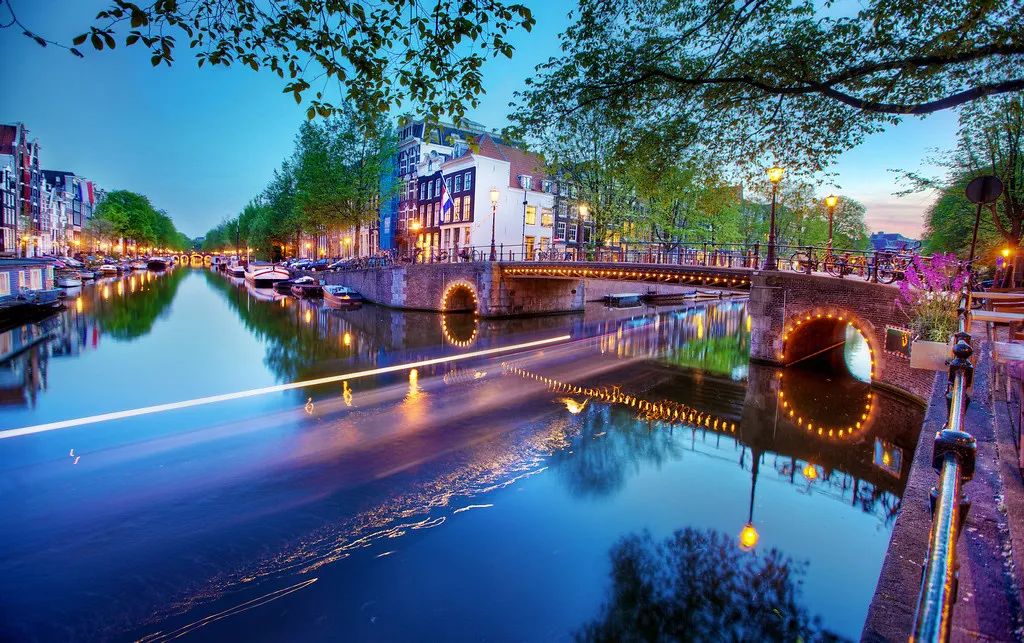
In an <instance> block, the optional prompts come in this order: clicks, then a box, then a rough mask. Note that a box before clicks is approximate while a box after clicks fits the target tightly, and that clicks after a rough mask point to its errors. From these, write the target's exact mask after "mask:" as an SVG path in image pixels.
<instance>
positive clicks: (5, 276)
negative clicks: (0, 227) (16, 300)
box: [0, 234, 11, 295]
mask: <svg viewBox="0 0 1024 643" xmlns="http://www.w3.org/2000/svg"><path fill="white" fill-rule="evenodd" d="M4 236H5V237H6V236H7V235H6V234H5V235H4ZM9 294H11V273H9V272H0V295H9Z"/></svg>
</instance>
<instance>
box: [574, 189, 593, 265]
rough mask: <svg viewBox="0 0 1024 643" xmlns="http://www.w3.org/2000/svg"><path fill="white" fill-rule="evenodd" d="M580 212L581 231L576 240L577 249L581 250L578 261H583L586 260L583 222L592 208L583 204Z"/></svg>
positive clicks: (580, 206)
mask: <svg viewBox="0 0 1024 643" xmlns="http://www.w3.org/2000/svg"><path fill="white" fill-rule="evenodd" d="M579 211H580V225H579V231H578V232H577V234H578V235H579V236H578V237H577V238H576V247H577V248H578V249H579V253H578V256H577V259H578V260H583V259H586V256H585V248H584V247H583V220H584V219H585V218H586V217H587V213H588V212H590V208H589V207H587V204H586V203H581V204H580V205H579Z"/></svg>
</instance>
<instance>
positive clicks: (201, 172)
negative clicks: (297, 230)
mask: <svg viewBox="0 0 1024 643" xmlns="http://www.w3.org/2000/svg"><path fill="white" fill-rule="evenodd" d="M10 2H11V3H12V4H13V5H14V7H15V8H16V10H17V12H18V17H19V18H20V19H21V20H22V22H23V23H24V24H26V25H27V26H29V27H30V28H32V29H35V30H37V31H39V32H41V33H43V34H44V35H45V36H47V37H48V38H51V39H55V40H61V41H67V42H70V40H71V38H72V37H74V35H76V34H78V33H80V32H81V31H83V30H84V28H85V27H86V26H87V25H89V24H90V21H91V20H92V18H93V17H94V16H95V14H96V12H97V11H98V10H100V9H102V8H105V7H106V6H107V5H108V3H107V2H106V1H105V0H49V1H47V2H40V1H39V0H10ZM525 2H526V4H527V5H528V6H530V7H531V9H532V10H533V11H534V14H535V16H536V18H537V22H538V24H537V26H536V28H535V29H534V30H533V32H532V33H530V34H525V33H524V34H521V35H518V36H517V37H516V38H515V39H514V42H515V44H516V46H517V51H516V54H515V56H514V57H513V58H512V60H507V59H505V58H501V59H495V60H492V61H490V62H489V63H487V65H485V67H484V69H483V73H484V87H485V89H486V92H487V93H486V95H485V96H484V97H483V100H482V103H481V105H480V107H479V108H478V109H476V110H473V111H472V112H470V114H469V117H470V118H472V119H473V120H477V121H480V122H481V123H484V124H485V125H488V126H491V127H492V128H495V129H498V128H501V127H502V126H504V125H505V124H507V120H506V114H507V113H508V111H509V109H508V103H509V101H510V100H511V99H512V96H513V92H514V91H515V90H517V89H520V88H522V86H523V85H522V81H523V79H524V78H525V77H526V76H527V75H528V74H530V73H532V72H533V69H534V67H535V66H536V65H537V64H538V63H539V62H542V61H544V60H546V59H547V58H548V57H550V56H555V55H558V53H559V46H558V34H559V32H560V31H561V30H562V29H563V28H564V26H565V24H566V23H567V17H566V16H567V14H568V12H569V11H570V10H571V9H572V8H573V7H574V6H575V3H574V2H567V1H565V0H553V1H547V2H538V1H537V0H525ZM0 11H2V10H0ZM3 13H6V12H5V11H3ZM3 17H4V18H6V15H4V16H3ZM182 44H184V43H182ZM82 50H83V52H85V53H86V58H85V59H84V60H83V59H78V58H74V57H72V56H71V55H70V54H69V53H68V52H67V51H64V50H60V49H57V48H55V47H47V48H45V49H44V48H41V47H39V46H38V45H37V44H35V43H34V42H32V41H31V40H29V39H28V38H26V37H24V36H22V35H21V34H20V32H18V31H15V30H13V29H7V30H2V31H0V60H3V61H5V63H6V64H5V65H4V74H3V77H4V81H5V82H4V86H5V89H4V90H3V91H0V121H2V122H8V123H9V122H14V121H22V122H24V123H25V124H26V125H27V126H28V127H29V128H30V129H31V131H32V135H33V136H36V137H38V138H39V140H40V143H41V145H42V162H43V166H44V168H46V169H59V170H70V171H73V172H75V173H77V174H80V175H83V176H86V177H88V178H89V179H91V180H94V181H96V182H97V184H98V185H100V186H101V187H104V188H108V189H118V188H124V189H130V190H134V191H137V192H142V193H144V194H147V195H149V197H150V198H151V200H152V201H153V203H154V205H155V206H156V207H158V208H164V209H166V210H167V211H168V212H169V213H170V215H171V216H172V217H173V219H174V221H175V223H176V225H177V226H178V228H179V229H180V230H182V231H183V232H185V233H186V234H189V235H192V236H195V235H199V234H203V233H204V232H206V230H207V229H209V228H210V227H212V226H214V225H215V224H216V223H217V222H219V221H220V220H222V219H224V218H226V217H230V216H233V215H234V214H236V213H237V212H238V210H240V209H241V207H242V206H244V205H245V203H246V201H248V200H249V199H250V198H251V197H252V196H253V195H255V194H256V193H257V192H259V191H260V190H261V189H262V188H263V186H264V185H265V184H266V182H267V180H268V179H269V177H270V175H271V173H272V172H273V170H274V168H275V167H277V166H278V165H279V164H280V162H281V160H282V159H283V158H284V157H285V156H287V155H288V154H289V153H290V152H291V149H292V141H293V138H294V136H295V132H296V131H297V129H298V126H299V124H300V123H301V122H302V120H303V119H304V118H305V116H304V110H305V107H304V106H297V105H296V104H295V101H294V99H293V98H292V97H291V96H290V95H286V94H284V93H282V91H281V88H282V85H281V83H280V81H279V80H278V79H277V77H276V76H272V75H270V74H269V73H255V72H252V71H250V70H246V69H242V68H238V67H236V68H231V69H224V68H212V69H211V68H209V67H206V68H203V69H197V68H196V66H195V63H194V62H193V61H192V59H191V54H190V53H189V52H187V51H186V50H185V49H183V48H182V49H179V50H178V51H177V59H178V63H177V64H176V65H175V66H174V67H172V68H170V69H168V68H166V67H160V68H157V69H154V68H153V67H152V66H151V65H150V63H149V57H148V56H147V55H146V51H145V50H144V49H139V48H131V49H124V48H122V47H119V48H118V49H116V50H115V51H113V52H106V51H105V52H102V53H97V52H93V51H91V49H90V48H88V47H87V46H83V47H82ZM12 61H13V62H14V64H11V62H12ZM12 88H17V89H16V90H15V91H14V92H12V91H10V89H12ZM955 132H956V118H955V115H954V114H952V113H944V114H939V115H935V116H932V117H929V118H928V119H925V120H908V121H906V122H904V123H903V124H901V125H899V126H897V127H893V128H890V129H889V130H888V131H886V132H885V133H882V134H876V135H874V136H871V137H869V138H868V139H867V140H866V141H865V142H864V143H863V144H862V145H861V146H859V147H858V148H856V149H854V150H851V151H849V152H847V153H846V154H844V155H843V157H842V158H841V159H840V162H839V164H838V165H837V166H836V167H835V171H836V172H837V174H838V179H837V182H838V183H839V187H838V188H830V187H829V186H825V187H823V188H822V194H823V195H824V194H826V193H828V192H830V191H837V192H839V193H841V194H844V195H848V196H851V197H853V198H855V199H857V200H859V201H861V202H862V203H864V204H865V205H866V206H867V208H868V214H867V219H868V224H869V226H870V227H871V228H872V229H873V230H885V231H891V232H903V233H905V234H910V235H912V236H916V235H918V234H920V229H921V216H922V214H923V212H924V210H925V208H926V207H927V205H928V203H930V201H931V196H930V195H919V196H914V197H909V198H902V199H898V198H896V197H895V196H893V195H892V193H893V192H894V191H896V190H897V187H898V186H896V184H895V182H894V181H895V177H894V175H893V174H892V173H890V172H888V171H887V170H888V169H889V168H901V169H907V170H911V169H915V170H916V169H918V168H919V167H920V166H921V162H922V159H924V158H926V157H927V156H928V154H929V150H931V149H934V148H936V147H940V148H948V147H951V146H952V145H953V142H954V135H955Z"/></svg>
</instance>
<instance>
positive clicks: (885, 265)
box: [877, 259, 897, 284]
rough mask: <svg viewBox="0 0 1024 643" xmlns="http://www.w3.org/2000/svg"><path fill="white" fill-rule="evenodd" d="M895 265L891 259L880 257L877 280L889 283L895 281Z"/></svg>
mask: <svg viewBox="0 0 1024 643" xmlns="http://www.w3.org/2000/svg"><path fill="white" fill-rule="evenodd" d="M896 272H897V270H896V265H895V264H894V263H893V260H892V259H882V260H881V261H879V262H878V271H877V274H878V282H879V283H883V284H891V283H892V282H894V281H896Z"/></svg>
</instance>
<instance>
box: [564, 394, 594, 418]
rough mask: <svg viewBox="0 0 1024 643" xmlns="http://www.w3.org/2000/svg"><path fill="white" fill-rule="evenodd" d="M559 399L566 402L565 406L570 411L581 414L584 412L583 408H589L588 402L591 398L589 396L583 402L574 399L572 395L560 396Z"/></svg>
mask: <svg viewBox="0 0 1024 643" xmlns="http://www.w3.org/2000/svg"><path fill="white" fill-rule="evenodd" d="M558 401H559V402H562V403H563V404H565V408H566V409H568V411H569V412H570V413H572V414H573V415H579V414H580V413H582V412H583V409H585V408H587V402H589V401H590V399H589V398H587V399H585V400H583V403H582V404H581V403H579V402H577V401H576V400H574V399H572V398H571V397H560V398H558Z"/></svg>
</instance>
